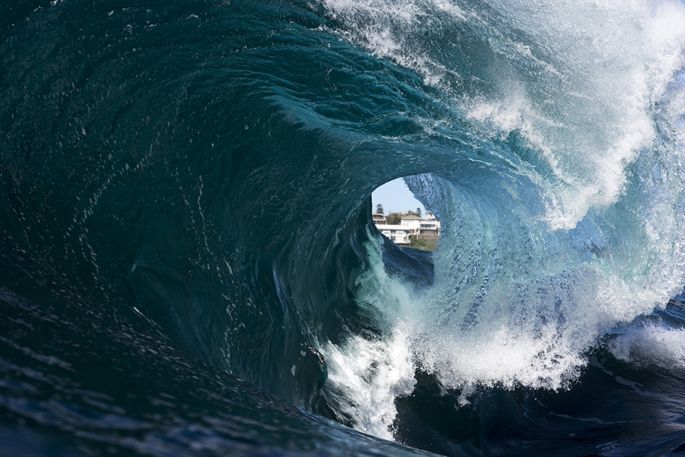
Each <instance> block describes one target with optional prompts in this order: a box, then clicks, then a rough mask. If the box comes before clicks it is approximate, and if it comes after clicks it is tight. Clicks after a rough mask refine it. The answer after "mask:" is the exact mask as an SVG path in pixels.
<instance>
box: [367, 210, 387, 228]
mask: <svg viewBox="0 0 685 457" xmlns="http://www.w3.org/2000/svg"><path fill="white" fill-rule="evenodd" d="M371 217H372V218H373V223H374V224H376V225H378V224H385V223H387V219H386V218H385V215H384V214H383V213H373V214H372V215H371Z"/></svg>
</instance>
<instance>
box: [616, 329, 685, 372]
mask: <svg viewBox="0 0 685 457" xmlns="http://www.w3.org/2000/svg"><path fill="white" fill-rule="evenodd" d="M608 347H609V350H610V351H611V353H612V354H613V355H614V356H615V357H616V358H618V359H621V360H623V361H626V362H631V363H636V364H639V365H649V364H654V365H657V366H660V367H663V368H667V369H670V368H680V369H683V368H685V330H684V329H673V328H665V327H659V326H656V325H648V326H645V327H640V328H637V329H630V330H628V332H627V333H625V334H623V335H619V336H617V337H616V338H614V339H612V340H611V341H610V342H609V344H608Z"/></svg>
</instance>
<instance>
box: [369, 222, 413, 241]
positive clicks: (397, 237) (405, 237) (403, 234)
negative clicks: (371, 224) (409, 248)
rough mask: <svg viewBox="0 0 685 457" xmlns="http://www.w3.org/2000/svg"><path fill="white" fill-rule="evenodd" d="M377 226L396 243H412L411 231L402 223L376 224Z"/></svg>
mask: <svg viewBox="0 0 685 457" xmlns="http://www.w3.org/2000/svg"><path fill="white" fill-rule="evenodd" d="M376 228H377V229H378V231H380V232H381V233H382V234H383V235H385V236H386V237H388V238H390V239H391V240H392V241H394V242H395V243H396V244H411V238H410V236H411V233H410V232H409V231H408V230H407V229H406V228H404V227H402V225H399V224H397V225H393V224H376Z"/></svg>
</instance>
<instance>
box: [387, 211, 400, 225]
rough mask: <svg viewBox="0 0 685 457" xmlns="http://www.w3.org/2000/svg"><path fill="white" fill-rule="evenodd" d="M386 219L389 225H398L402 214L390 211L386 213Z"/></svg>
mask: <svg viewBox="0 0 685 457" xmlns="http://www.w3.org/2000/svg"><path fill="white" fill-rule="evenodd" d="M386 221H387V223H388V224H390V225H398V224H399V223H400V222H401V221H402V216H400V215H399V214H397V213H390V214H388V217H387V218H386Z"/></svg>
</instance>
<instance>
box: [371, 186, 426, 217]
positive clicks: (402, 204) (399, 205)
mask: <svg viewBox="0 0 685 457" xmlns="http://www.w3.org/2000/svg"><path fill="white" fill-rule="evenodd" d="M371 200H372V201H373V211H375V210H376V205H377V204H378V203H380V204H381V205H383V209H384V210H385V214H388V213H391V212H393V211H407V210H412V211H413V210H415V209H416V208H417V207H418V208H421V211H423V212H424V213H425V212H426V209H425V208H424V207H423V205H422V204H421V202H420V201H418V200H417V199H416V198H414V195H413V194H412V193H411V192H410V191H409V188H407V185H406V184H405V183H404V179H402V178H397V179H394V180H392V181H390V182H387V183H385V184H383V185H382V186H381V187H379V188H378V189H376V190H374V191H373V194H372V196H371Z"/></svg>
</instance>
